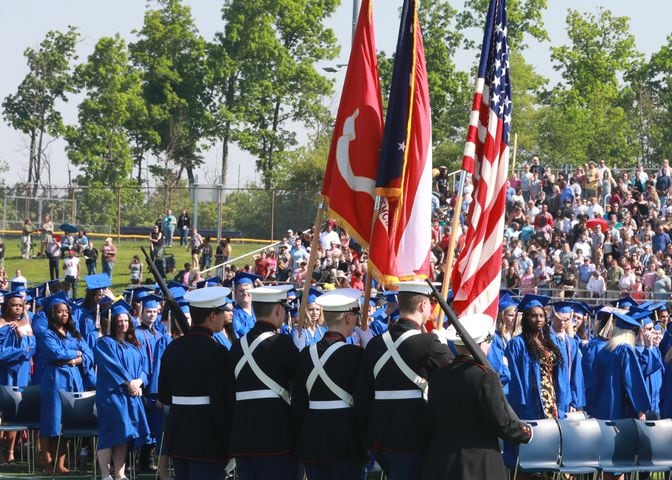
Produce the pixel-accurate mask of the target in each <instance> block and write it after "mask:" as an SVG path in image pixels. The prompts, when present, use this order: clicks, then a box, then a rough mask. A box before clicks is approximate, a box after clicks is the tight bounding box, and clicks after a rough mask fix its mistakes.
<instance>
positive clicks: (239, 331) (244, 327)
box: [233, 271, 261, 338]
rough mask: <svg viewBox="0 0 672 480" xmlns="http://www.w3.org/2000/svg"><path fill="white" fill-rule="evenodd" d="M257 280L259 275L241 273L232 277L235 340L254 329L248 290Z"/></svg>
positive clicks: (253, 316)
mask: <svg viewBox="0 0 672 480" xmlns="http://www.w3.org/2000/svg"><path fill="white" fill-rule="evenodd" d="M257 280H261V277H260V276H259V275H255V274H253V273H247V272H242V271H241V272H238V273H236V276H235V277H233V295H234V297H233V299H234V300H235V301H236V304H235V305H234V306H233V331H234V333H235V334H236V338H240V337H242V336H243V335H245V334H246V333H247V332H249V331H250V330H251V329H252V327H254V322H255V321H256V318H255V315H254V309H253V308H252V297H251V295H250V290H252V289H253V288H254V285H255V282H256V281H257Z"/></svg>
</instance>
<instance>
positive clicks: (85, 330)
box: [72, 307, 96, 338]
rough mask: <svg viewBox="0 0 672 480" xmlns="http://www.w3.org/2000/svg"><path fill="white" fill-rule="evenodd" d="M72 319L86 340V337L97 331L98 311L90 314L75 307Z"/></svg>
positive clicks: (83, 309)
mask: <svg viewBox="0 0 672 480" xmlns="http://www.w3.org/2000/svg"><path fill="white" fill-rule="evenodd" d="M72 319H73V320H74V322H75V327H77V331H78V332H79V334H80V335H81V336H82V337H83V338H86V336H87V335H88V334H89V333H91V332H92V331H93V330H96V311H95V310H94V311H93V312H90V311H88V310H86V309H85V308H84V307H75V308H73V309H72Z"/></svg>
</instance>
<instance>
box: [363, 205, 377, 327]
mask: <svg viewBox="0 0 672 480" xmlns="http://www.w3.org/2000/svg"><path fill="white" fill-rule="evenodd" d="M379 210H380V195H376V200H375V203H374V206H373V218H372V219H371V235H369V256H368V258H367V259H366V265H367V268H366V283H365V284H364V305H363V308H362V325H361V328H362V330H366V329H367V328H369V301H370V300H371V286H372V284H373V274H372V273H371V265H373V264H372V263H371V249H372V248H373V227H374V225H375V224H376V219H377V218H378V213H379Z"/></svg>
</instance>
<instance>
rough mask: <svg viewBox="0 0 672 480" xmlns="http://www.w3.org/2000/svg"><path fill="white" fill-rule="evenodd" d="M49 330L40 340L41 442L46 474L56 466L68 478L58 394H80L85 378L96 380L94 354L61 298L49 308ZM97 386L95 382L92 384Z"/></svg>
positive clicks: (54, 300)
mask: <svg viewBox="0 0 672 480" xmlns="http://www.w3.org/2000/svg"><path fill="white" fill-rule="evenodd" d="M46 310H47V320H48V322H49V327H48V328H47V329H46V330H44V331H43V332H41V333H40V334H39V335H38V336H37V350H38V351H40V352H41V354H42V361H43V364H44V371H43V374H42V378H41V382H40V399H41V409H40V442H41V444H42V448H43V449H44V450H45V451H46V452H47V453H46V456H45V460H46V467H45V470H46V471H47V472H49V473H50V472H51V471H52V468H53V464H52V462H54V463H55V469H56V472H57V473H61V474H65V473H67V472H68V470H67V469H66V468H65V452H66V450H65V445H64V443H65V442H61V449H60V450H59V451H58V452H57V451H56V448H57V436H58V435H59V434H60V432H61V399H60V397H59V395H58V390H65V391H68V392H81V391H83V390H84V377H87V378H90V379H93V378H95V374H94V373H93V371H94V367H93V353H92V352H91V350H90V349H89V347H88V345H87V344H86V342H85V341H84V339H83V338H82V336H81V335H80V334H79V332H78V331H77V329H76V328H75V323H74V321H73V319H72V315H71V312H70V305H69V304H68V302H67V301H66V300H64V299H62V298H60V297H57V298H53V299H51V300H50V301H49V302H48V303H47V304H46ZM93 383H94V384H95V381H94V382H93Z"/></svg>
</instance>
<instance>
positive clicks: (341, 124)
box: [322, 0, 383, 247]
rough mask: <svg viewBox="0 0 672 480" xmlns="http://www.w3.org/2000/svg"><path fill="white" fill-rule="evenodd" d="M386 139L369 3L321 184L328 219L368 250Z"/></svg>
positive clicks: (357, 35)
mask: <svg viewBox="0 0 672 480" xmlns="http://www.w3.org/2000/svg"><path fill="white" fill-rule="evenodd" d="M382 135H383V106H382V100H381V98H380V84H379V80H378V61H377V59H376V39H375V35H374V30H373V8H372V6H371V0H364V1H363V2H362V6H361V9H360V14H359V19H358V21H357V28H356V30H355V38H354V40H353V44H352V50H351V52H350V60H349V62H348V71H347V72H346V74H345V83H344V84H343V93H342V94H341V103H340V105H339V107H338V115H337V116H336V124H335V125H334V134H333V137H332V139H331V149H330V150H329V159H328V161H327V168H326V171H325V173H324V181H323V183H322V195H323V196H324V197H325V198H326V199H327V200H328V202H329V203H328V205H329V213H328V215H329V217H332V218H335V219H336V220H337V221H338V223H339V224H340V225H341V226H342V227H343V228H345V230H346V231H347V232H348V233H349V234H350V236H352V237H353V238H354V239H355V240H356V241H357V242H358V243H359V244H361V245H363V246H365V247H368V246H369V240H370V238H371V222H372V219H373V210H374V202H375V197H374V195H375V186H376V174H377V172H378V159H379V156H380V142H381V139H382Z"/></svg>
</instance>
